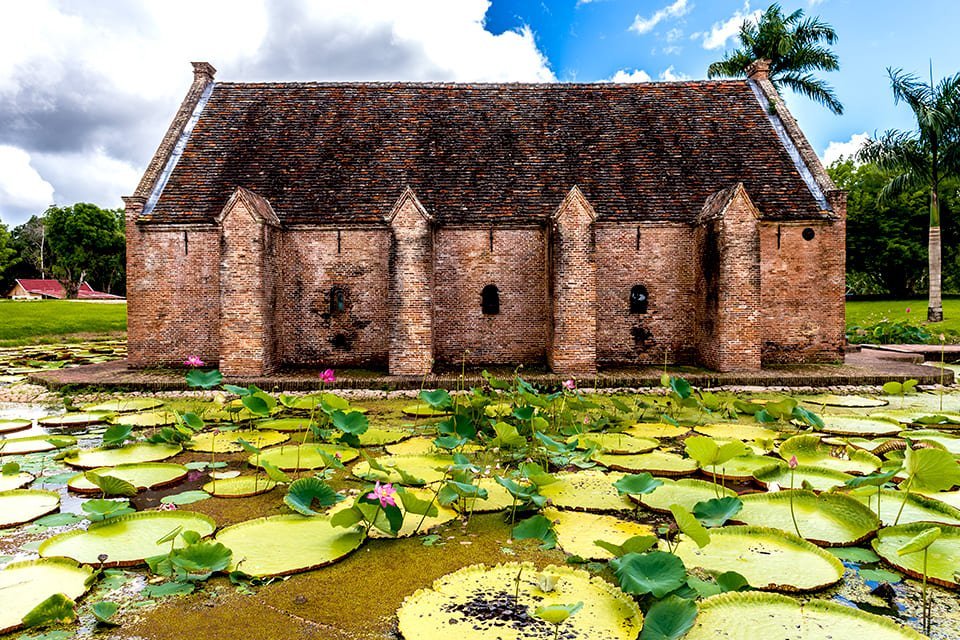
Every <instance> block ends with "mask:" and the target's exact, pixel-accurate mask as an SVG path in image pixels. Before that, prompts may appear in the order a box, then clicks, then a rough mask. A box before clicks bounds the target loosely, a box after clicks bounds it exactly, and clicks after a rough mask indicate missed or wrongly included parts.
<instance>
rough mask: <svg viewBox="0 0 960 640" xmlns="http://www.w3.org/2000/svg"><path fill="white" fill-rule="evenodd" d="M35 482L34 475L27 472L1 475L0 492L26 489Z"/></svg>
mask: <svg viewBox="0 0 960 640" xmlns="http://www.w3.org/2000/svg"><path fill="white" fill-rule="evenodd" d="M31 482H33V475H32V474H30V473H27V472H26V471H18V472H17V473H8V474H2V473H0V491H12V490H13V489H19V488H21V487H25V486H27V485H28V484H30V483H31Z"/></svg>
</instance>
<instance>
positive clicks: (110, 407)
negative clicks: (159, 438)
mask: <svg viewBox="0 0 960 640" xmlns="http://www.w3.org/2000/svg"><path fill="white" fill-rule="evenodd" d="M162 406H163V400H158V399H157V398H117V399H116V400H106V401H104V402H98V403H96V404H89V405H86V406H84V407H83V409H84V411H101V412H103V411H106V412H110V413H128V412H130V411H146V410H147V409H156V408H157V407H162Z"/></svg>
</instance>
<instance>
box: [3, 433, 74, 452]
mask: <svg viewBox="0 0 960 640" xmlns="http://www.w3.org/2000/svg"><path fill="white" fill-rule="evenodd" d="M75 444H77V439H76V438H74V437H73V436H61V435H57V436H28V437H25V438H8V439H6V440H0V445H3V447H2V448H0V455H3V456H9V455H16V454H25V453H41V452H43V451H53V450H54V449H62V448H64V447H71V446H73V445H75Z"/></svg>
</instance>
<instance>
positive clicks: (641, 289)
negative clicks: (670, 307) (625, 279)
mask: <svg viewBox="0 0 960 640" xmlns="http://www.w3.org/2000/svg"><path fill="white" fill-rule="evenodd" d="M647 302H648V298H647V288H646V287H645V286H643V285H642V284H635V285H633V288H632V289H630V313H646V312H647Z"/></svg>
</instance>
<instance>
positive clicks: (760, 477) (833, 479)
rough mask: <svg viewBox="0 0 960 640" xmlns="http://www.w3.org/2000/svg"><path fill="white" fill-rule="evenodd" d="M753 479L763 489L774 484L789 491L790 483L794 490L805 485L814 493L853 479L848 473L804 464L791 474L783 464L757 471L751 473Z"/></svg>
mask: <svg viewBox="0 0 960 640" xmlns="http://www.w3.org/2000/svg"><path fill="white" fill-rule="evenodd" d="M753 477H754V479H755V480H756V481H757V482H759V483H760V484H762V485H763V487H764V488H767V487H769V486H770V485H771V484H772V483H776V484H777V485H779V486H780V487H781V488H783V489H789V488H790V482H791V481H792V482H793V486H794V488H796V489H799V488H800V487H802V486H804V483H807V484H808V485H810V487H811V488H813V490H814V491H829V490H830V489H833V488H834V487H842V486H843V485H844V483H846V481H847V480H851V479H853V476H852V475H850V474H849V473H843V472H842V471H834V470H832V469H824V468H823V467H815V466H810V465H804V464H801V465H798V466H797V468H796V469H793V470H792V473H791V469H790V467H789V466H788V465H786V464H784V463H778V464H773V465H770V466H769V467H764V468H762V469H758V470H756V471H754V472H753Z"/></svg>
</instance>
